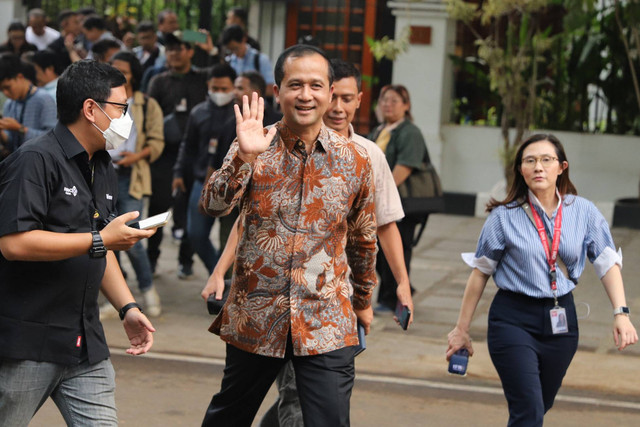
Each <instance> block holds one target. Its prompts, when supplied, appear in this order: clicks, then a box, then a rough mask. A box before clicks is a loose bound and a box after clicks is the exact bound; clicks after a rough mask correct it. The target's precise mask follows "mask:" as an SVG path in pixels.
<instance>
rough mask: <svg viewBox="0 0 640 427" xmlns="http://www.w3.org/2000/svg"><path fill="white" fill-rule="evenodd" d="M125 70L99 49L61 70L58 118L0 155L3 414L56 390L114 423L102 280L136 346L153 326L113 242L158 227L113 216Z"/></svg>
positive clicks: (87, 413)
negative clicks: (95, 56)
mask: <svg viewBox="0 0 640 427" xmlns="http://www.w3.org/2000/svg"><path fill="white" fill-rule="evenodd" d="M124 83H125V78H124V76H123V75H122V74H121V73H120V72H119V71H117V70H116V69H115V68H113V67H111V66H110V65H107V64H99V63H97V62H95V61H80V62H77V63H75V64H72V65H71V66H70V67H69V68H68V69H67V70H66V71H65V72H64V73H63V74H62V76H61V77H60V79H59V82H58V93H57V97H58V106H57V108H58V117H59V122H58V124H57V125H56V127H55V128H54V129H53V130H51V131H49V132H48V133H46V134H44V135H42V136H40V137H38V138H36V139H33V140H32V141H29V142H27V143H25V144H23V145H22V146H21V147H20V148H19V149H18V150H17V151H15V152H14V153H13V154H12V155H11V156H9V157H8V158H7V159H6V160H4V161H3V162H2V163H0V420H2V421H1V423H2V424H3V425H27V424H28V422H29V420H30V419H31V418H32V417H33V415H34V414H35V412H36V411H37V410H38V409H39V408H40V406H41V405H42V404H43V403H44V402H45V400H46V399H47V397H49V396H51V398H52V399H53V400H54V402H55V403H56V405H57V406H58V407H59V408H60V410H61V413H62V416H63V417H64V419H65V420H66V422H67V424H69V425H75V423H76V422H77V420H83V422H86V423H87V424H90V425H98V424H99V425H117V418H116V409H115V398H114V390H115V378H114V372H113V367H112V366H111V362H110V360H109V350H108V348H107V343H106V341H105V337H104V331H103V329H102V325H101V324H100V321H99V314H98V290H102V293H103V294H104V295H105V296H106V297H107V299H108V300H109V301H110V302H111V304H113V305H114V307H116V308H117V309H118V310H120V317H121V318H122V319H123V326H124V329H125V331H126V333H127V336H128V337H129V341H130V343H131V347H130V348H129V349H128V350H127V353H129V354H133V355H138V354H143V353H146V352H147V351H148V350H149V348H150V347H151V345H152V343H153V335H152V332H153V331H154V329H153V326H152V325H151V323H150V322H149V320H148V319H147V318H146V317H145V316H144V314H142V312H141V311H140V307H139V306H138V305H137V304H136V303H135V301H134V299H133V296H132V295H131V292H130V291H129V288H128V287H127V284H126V282H125V281H124V278H123V277H122V273H121V271H120V268H119V267H118V263H117V261H116V259H115V256H114V254H113V250H127V249H129V248H130V247H131V246H133V245H134V244H135V243H136V242H137V241H138V240H140V239H143V238H147V237H149V236H151V235H152V234H153V233H154V231H155V230H137V229H134V228H131V227H129V226H127V225H125V223H126V222H127V221H130V220H132V219H135V218H136V217H137V216H138V213H137V212H129V213H125V214H123V215H121V216H118V217H116V210H115V206H116V198H117V196H118V194H117V189H118V184H117V179H116V175H115V171H114V170H113V167H112V166H111V159H110V157H109V155H108V154H107V152H106V151H104V150H105V148H112V147H113V146H117V145H118V143H120V142H121V141H122V140H123V138H124V139H125V140H126V138H127V136H128V133H129V130H130V126H128V123H127V120H126V117H127V116H126V115H125V114H123V112H126V106H127V104H126V102H127V95H126V93H125V89H124V86H123V85H124Z"/></svg>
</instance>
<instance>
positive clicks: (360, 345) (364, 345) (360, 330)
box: [353, 322, 367, 357]
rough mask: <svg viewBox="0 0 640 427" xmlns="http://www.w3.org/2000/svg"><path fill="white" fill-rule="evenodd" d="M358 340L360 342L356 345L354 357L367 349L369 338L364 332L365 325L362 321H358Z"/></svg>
mask: <svg viewBox="0 0 640 427" xmlns="http://www.w3.org/2000/svg"><path fill="white" fill-rule="evenodd" d="M358 341H360V342H359V343H358V345H357V346H356V353H355V354H354V355H353V357H356V356H357V355H359V354H360V353H362V352H363V351H365V350H366V348H367V340H366V338H365V334H364V326H362V325H361V324H360V322H358Z"/></svg>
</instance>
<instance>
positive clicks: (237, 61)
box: [228, 46, 275, 85]
mask: <svg viewBox="0 0 640 427" xmlns="http://www.w3.org/2000/svg"><path fill="white" fill-rule="evenodd" d="M256 55H257V56H258V59H257V62H258V68H257V69H256ZM228 59H229V65H231V67H232V68H233V69H234V70H236V73H238V75H240V74H242V73H244V72H246V71H257V72H259V73H260V74H261V75H262V77H263V78H264V81H265V83H266V84H268V85H272V84H274V83H275V78H274V77H273V67H272V66H271V61H269V57H268V56H267V55H265V54H264V53H261V52H259V51H257V50H255V49H254V48H252V47H251V46H247V52H246V53H245V54H244V57H242V58H240V57H238V56H237V55H236V54H235V53H233V54H231V55H230V56H229V57H228Z"/></svg>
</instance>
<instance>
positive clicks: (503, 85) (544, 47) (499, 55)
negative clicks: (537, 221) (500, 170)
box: [445, 0, 552, 181]
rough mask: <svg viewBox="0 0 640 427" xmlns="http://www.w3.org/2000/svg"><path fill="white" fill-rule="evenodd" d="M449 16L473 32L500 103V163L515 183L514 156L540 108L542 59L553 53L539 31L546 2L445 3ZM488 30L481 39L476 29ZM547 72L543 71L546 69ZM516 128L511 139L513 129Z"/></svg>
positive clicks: (549, 41)
mask: <svg viewBox="0 0 640 427" xmlns="http://www.w3.org/2000/svg"><path fill="white" fill-rule="evenodd" d="M445 1H446V3H447V11H448V12H449V14H450V15H451V17H453V18H454V19H457V20H460V21H461V22H463V23H464V24H465V25H467V27H468V28H469V29H470V30H471V31H472V33H473V34H474V37H475V39H476V44H477V45H478V57H479V58H480V59H481V60H482V61H484V63H486V65H487V67H488V69H489V81H490V86H491V89H492V90H495V91H496V92H497V93H498V95H499V97H500V101H501V111H502V115H501V119H500V127H501V133H502V139H503V148H502V152H501V157H502V161H503V166H504V172H505V177H506V178H507V180H508V181H509V180H511V179H512V165H513V160H514V156H515V153H516V151H517V149H518V147H519V146H520V144H521V143H522V141H523V139H524V135H525V132H526V131H527V130H528V129H529V128H530V126H531V125H532V124H533V121H534V116H535V111H536V105H537V102H538V97H537V87H538V85H539V84H540V81H541V80H540V76H541V75H544V74H545V73H541V72H540V68H541V67H544V64H545V56H544V54H545V53H546V52H547V51H548V50H549V49H550V48H551V46H552V39H551V37H550V36H549V29H544V28H541V21H540V19H539V18H540V13H541V12H543V11H544V9H545V8H546V7H547V5H548V4H549V1H548V0H489V1H486V2H481V3H480V4H479V5H478V4H474V3H470V2H465V1H462V0H445ZM475 22H480V24H481V25H482V26H485V27H487V29H488V35H482V34H480V32H478V31H477V30H476V28H475V26H474V25H473V24H474V23H475ZM543 71H545V70H544V69H543ZM512 127H513V128H515V134H514V135H513V137H512V136H510V133H509V129H510V128H512Z"/></svg>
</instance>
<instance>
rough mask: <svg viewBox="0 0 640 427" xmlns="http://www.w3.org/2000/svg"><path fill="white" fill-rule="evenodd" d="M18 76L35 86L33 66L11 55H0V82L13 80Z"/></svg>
mask: <svg viewBox="0 0 640 427" xmlns="http://www.w3.org/2000/svg"><path fill="white" fill-rule="evenodd" d="M18 74H22V76H23V77H25V78H26V79H28V80H29V81H31V83H33V84H35V81H36V70H35V68H33V65H32V64H30V63H28V62H26V61H23V60H21V59H20V57H19V56H18V55H15V54H13V53H5V54H3V55H0V82H1V81H3V80H6V79H15V78H16V77H18Z"/></svg>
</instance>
